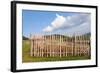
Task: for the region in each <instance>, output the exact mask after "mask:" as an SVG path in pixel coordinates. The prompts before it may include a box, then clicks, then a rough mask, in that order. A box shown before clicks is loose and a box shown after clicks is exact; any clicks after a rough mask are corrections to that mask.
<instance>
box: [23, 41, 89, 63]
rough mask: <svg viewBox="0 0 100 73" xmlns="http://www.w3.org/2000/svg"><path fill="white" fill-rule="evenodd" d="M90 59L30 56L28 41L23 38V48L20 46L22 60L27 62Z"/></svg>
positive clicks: (83, 57)
mask: <svg viewBox="0 0 100 73" xmlns="http://www.w3.org/2000/svg"><path fill="white" fill-rule="evenodd" d="M86 59H90V58H89V57H87V56H74V57H73V56H69V57H61V58H60V57H49V58H45V57H44V58H41V57H31V56H30V41H29V40H23V48H22V61H23V62H25V63H27V62H47V61H64V60H67V61H70V60H74V61H75V60H86Z"/></svg>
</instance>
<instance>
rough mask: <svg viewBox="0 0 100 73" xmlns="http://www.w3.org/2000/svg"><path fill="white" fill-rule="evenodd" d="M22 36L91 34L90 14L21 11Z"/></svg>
mask: <svg viewBox="0 0 100 73" xmlns="http://www.w3.org/2000/svg"><path fill="white" fill-rule="evenodd" d="M22 24H23V35H24V36H26V37H29V36H30V34H32V35H35V34H66V35H74V34H75V35H82V34H85V33H90V32H91V14H90V13H82V12H81V13H77V12H56V11H35V10H23V11H22Z"/></svg>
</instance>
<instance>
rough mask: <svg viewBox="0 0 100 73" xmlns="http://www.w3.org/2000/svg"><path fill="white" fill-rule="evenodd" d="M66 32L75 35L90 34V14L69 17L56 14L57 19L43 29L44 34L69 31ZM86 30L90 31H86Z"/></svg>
mask: <svg viewBox="0 0 100 73" xmlns="http://www.w3.org/2000/svg"><path fill="white" fill-rule="evenodd" d="M67 28H68V30H67V31H66V32H69V31H70V32H71V33H74V32H75V31H76V32H77V31H79V32H81V33H82V32H83V31H84V32H89V31H90V15H89V14H75V15H70V16H67V17H64V16H61V15H58V14H56V18H55V19H54V20H53V21H52V22H51V24H50V25H48V26H47V27H45V28H44V29H43V31H44V32H53V31H57V30H63V29H67ZM86 29H87V30H88V31H86Z"/></svg>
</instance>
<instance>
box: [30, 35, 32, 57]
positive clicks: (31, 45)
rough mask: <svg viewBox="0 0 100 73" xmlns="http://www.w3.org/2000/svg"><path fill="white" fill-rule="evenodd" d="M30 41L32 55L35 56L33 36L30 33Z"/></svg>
mask: <svg viewBox="0 0 100 73" xmlns="http://www.w3.org/2000/svg"><path fill="white" fill-rule="evenodd" d="M30 43H31V49H30V52H31V53H30V55H31V56H33V38H32V35H31V34H30Z"/></svg>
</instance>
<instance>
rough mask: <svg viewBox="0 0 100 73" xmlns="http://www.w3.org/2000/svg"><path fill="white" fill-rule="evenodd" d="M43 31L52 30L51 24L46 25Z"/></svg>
mask: <svg viewBox="0 0 100 73" xmlns="http://www.w3.org/2000/svg"><path fill="white" fill-rule="evenodd" d="M43 31H44V32H52V31H53V28H52V27H51V26H47V27H46V28H45V29H43Z"/></svg>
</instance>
